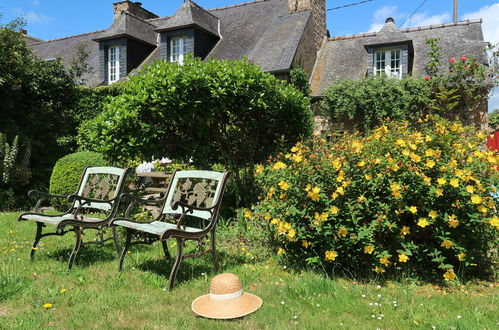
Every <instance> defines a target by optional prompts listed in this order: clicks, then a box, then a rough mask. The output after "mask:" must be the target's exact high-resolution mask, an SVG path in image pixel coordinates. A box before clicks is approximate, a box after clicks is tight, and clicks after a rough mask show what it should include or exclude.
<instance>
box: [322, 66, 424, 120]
mask: <svg viewBox="0 0 499 330" xmlns="http://www.w3.org/2000/svg"><path fill="white" fill-rule="evenodd" d="M430 97H431V88H430V86H429V85H428V84H427V82H426V81H425V80H424V79H421V78H411V77H407V78H404V79H391V78H388V77H387V76H385V75H380V76H374V77H368V78H365V79H360V80H341V81H338V82H336V83H334V84H333V85H331V86H330V87H329V88H328V89H327V90H326V92H325V95H324V98H323V100H322V101H321V112H323V113H324V115H326V116H328V117H329V118H330V119H331V120H332V121H333V122H336V121H342V122H345V123H347V124H351V125H352V126H353V127H354V128H355V129H358V130H369V129H373V128H376V127H378V126H379V125H381V124H382V123H383V122H385V121H386V120H388V119H392V120H397V121H402V120H408V121H411V122H416V121H417V120H418V119H419V118H422V117H423V114H424V111H425V109H428V106H429V105H431V104H432V101H431V99H430Z"/></svg>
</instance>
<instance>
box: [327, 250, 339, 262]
mask: <svg viewBox="0 0 499 330" xmlns="http://www.w3.org/2000/svg"><path fill="white" fill-rule="evenodd" d="M337 256H338V253H336V251H326V253H325V259H326V261H333V260H334V259H336V257H337Z"/></svg>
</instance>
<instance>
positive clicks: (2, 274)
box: [0, 213, 499, 329]
mask: <svg viewBox="0 0 499 330" xmlns="http://www.w3.org/2000/svg"><path fill="white" fill-rule="evenodd" d="M17 216H18V213H0V329H3V328H5V329H11V328H23V329H28V328H30V329H31V328H46V327H55V328H130V329H135V328H147V329H149V328H162V329H164V328H167V329H168V328H187V329H219V328H230V329H248V328H249V329H262V328H273V329H287V328H297V329H324V328H330V329H337V328H345V329H377V328H381V329H407V328H422V329H431V328H432V326H434V327H436V328H437V329H497V327H498V322H499V316H498V315H499V314H498V313H497V305H498V304H497V301H496V295H495V292H496V287H497V284H496V283H480V284H470V285H464V286H455V287H452V288H440V287H436V286H432V285H417V284H411V283H398V282H397V283H395V282H387V283H381V284H380V285H378V284H377V283H375V282H374V281H373V283H370V284H363V283H357V282H355V281H353V280H345V279H333V280H331V279H328V278H326V277H323V276H320V275H318V274H315V273H312V272H303V273H294V272H291V271H288V270H287V269H285V268H284V267H282V266H278V265H275V264H274V263H273V262H271V261H264V260H265V259H267V258H266V257H265V258H258V257H256V258H255V255H254V253H255V251H259V250H257V249H256V248H252V247H251V246H249V245H247V244H246V243H244V241H242V242H239V241H240V240H241V239H243V238H244V236H243V238H241V236H236V235H235V234H234V233H235V232H236V231H235V230H230V229H227V228H220V235H219V237H220V240H221V241H222V240H224V241H229V239H230V242H231V243H230V244H223V245H222V246H221V247H220V251H221V264H222V271H224V272H232V273H235V274H237V275H239V276H240V277H241V279H242V281H243V284H244V288H245V290H246V291H249V292H252V293H254V294H256V295H258V296H260V297H261V298H262V299H263V301H264V305H263V307H262V308H261V309H260V310H258V311H257V312H256V313H254V314H251V315H249V316H247V317H245V318H242V319H238V320H233V321H213V320H207V319H203V318H199V317H196V316H194V315H193V314H192V312H191V310H190V304H191V302H192V300H193V299H195V298H196V297H198V296H200V295H202V294H206V293H208V291H209V281H210V278H211V277H212V276H213V275H214V273H213V270H212V265H211V261H210V258H209V257H208V256H205V257H202V258H198V259H189V260H187V261H185V262H184V263H183V264H182V265H181V268H180V272H179V275H178V276H177V283H176V288H175V289H174V290H173V291H172V292H169V291H166V287H167V285H168V281H167V279H166V278H167V276H168V274H169V270H170V266H171V263H167V262H166V261H164V259H162V258H163V255H162V250H161V248H160V245H159V244H156V245H152V246H144V247H139V248H135V249H133V250H132V253H131V254H129V255H128V256H127V258H126V260H125V268H124V272H123V274H122V275H121V276H119V277H118V276H117V266H118V265H117V259H116V256H115V252H114V250H113V249H112V246H111V245H105V246H104V247H103V248H98V247H95V246H85V247H84V248H83V250H82V251H81V253H80V255H79V256H78V258H77V260H76V263H75V266H74V268H73V270H72V271H71V272H70V273H67V271H66V261H67V256H68V254H69V253H70V252H71V247H72V243H73V239H74V238H73V236H72V235H70V234H68V235H66V236H65V237H62V238H61V237H48V238H46V239H45V241H42V244H43V245H41V247H40V249H39V250H38V251H37V256H36V258H35V261H34V262H30V261H29V258H28V255H29V251H30V245H31V241H32V239H33V237H34V232H35V227H36V226H35V224H34V223H32V222H21V223H18V222H17V221H16V219H17ZM231 235H232V236H233V237H231ZM88 236H90V234H89V235H88ZM241 243H243V244H241ZM256 260H259V261H256ZM406 282H407V281H406ZM61 290H62V291H61ZM47 303H50V304H52V307H50V308H44V307H43V305H44V304H47ZM494 310H495V311H496V312H494Z"/></svg>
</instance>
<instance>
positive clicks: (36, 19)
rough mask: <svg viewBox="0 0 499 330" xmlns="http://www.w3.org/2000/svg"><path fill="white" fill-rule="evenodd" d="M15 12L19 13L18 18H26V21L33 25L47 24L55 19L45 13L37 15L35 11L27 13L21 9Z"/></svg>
mask: <svg viewBox="0 0 499 330" xmlns="http://www.w3.org/2000/svg"><path fill="white" fill-rule="evenodd" d="M14 11H15V12H16V13H17V16H21V17H23V18H25V19H26V21H27V22H28V23H31V24H36V23H40V24H47V23H50V22H52V21H54V18H52V17H50V16H47V15H45V14H44V13H36V12H34V11H33V10H30V11H28V12H25V11H24V10H22V9H20V8H15V9H14Z"/></svg>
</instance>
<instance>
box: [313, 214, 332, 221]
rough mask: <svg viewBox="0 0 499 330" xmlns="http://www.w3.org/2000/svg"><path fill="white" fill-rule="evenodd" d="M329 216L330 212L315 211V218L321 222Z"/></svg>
mask: <svg viewBox="0 0 499 330" xmlns="http://www.w3.org/2000/svg"><path fill="white" fill-rule="evenodd" d="M328 217H329V214H327V213H326V212H322V213H321V214H319V213H318V212H315V216H314V220H315V221H317V222H319V223H320V222H324V221H326V220H327V218H328Z"/></svg>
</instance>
